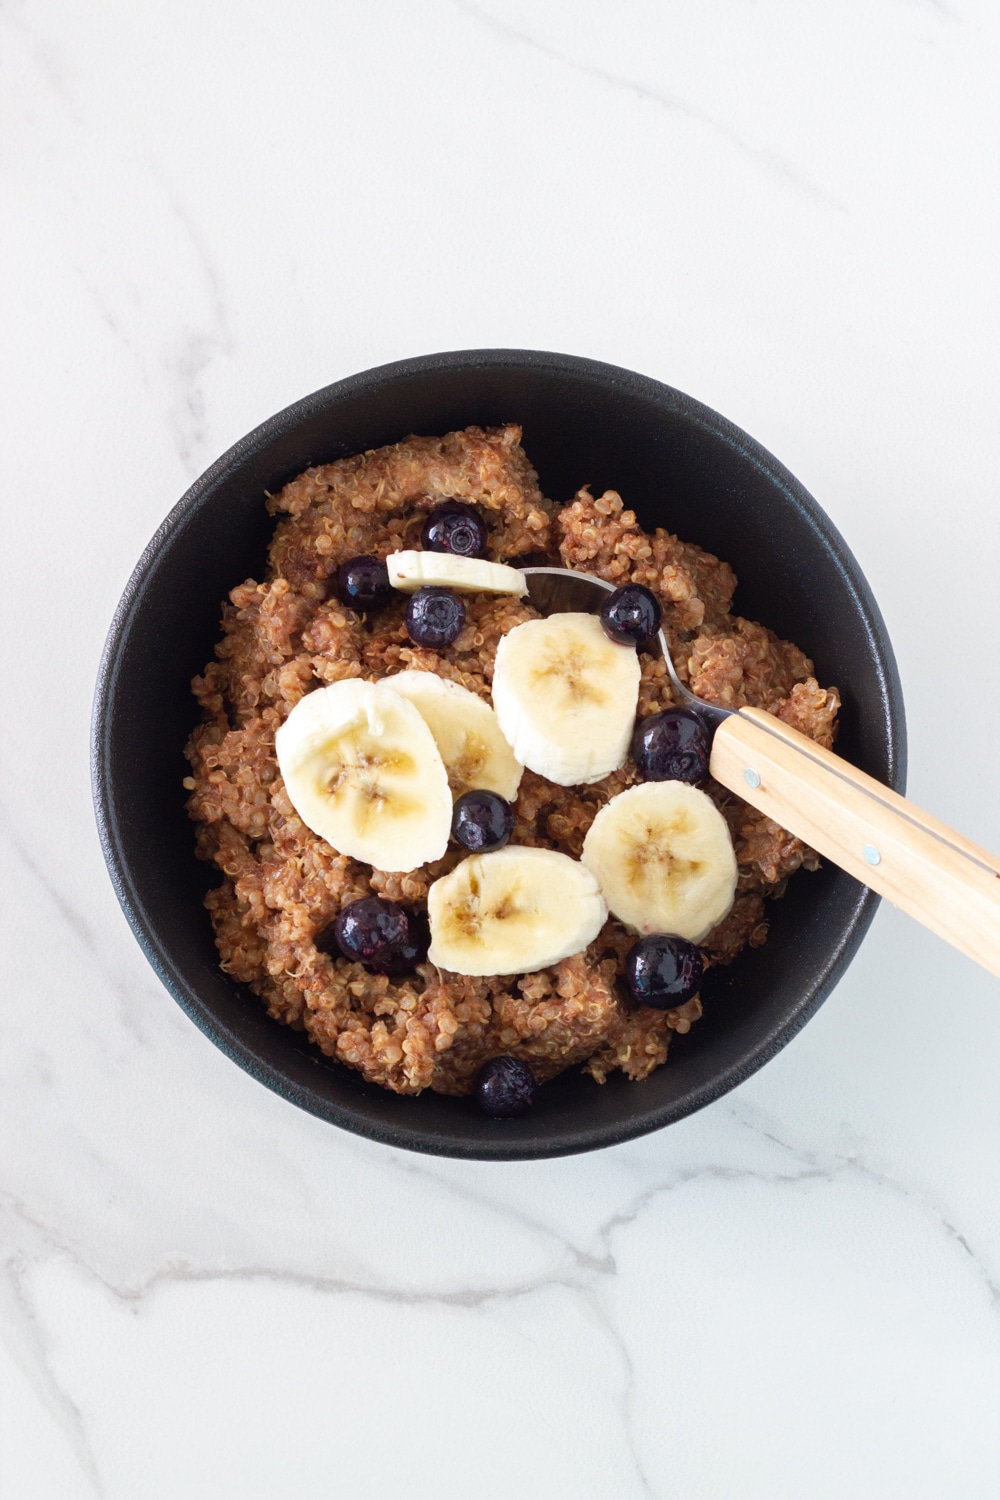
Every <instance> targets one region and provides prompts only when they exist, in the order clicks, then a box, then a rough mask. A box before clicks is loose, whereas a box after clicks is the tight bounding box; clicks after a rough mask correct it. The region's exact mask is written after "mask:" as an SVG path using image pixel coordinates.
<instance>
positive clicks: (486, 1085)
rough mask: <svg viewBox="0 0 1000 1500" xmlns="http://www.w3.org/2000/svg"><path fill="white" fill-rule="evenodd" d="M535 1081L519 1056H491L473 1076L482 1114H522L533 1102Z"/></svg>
mask: <svg viewBox="0 0 1000 1500" xmlns="http://www.w3.org/2000/svg"><path fill="white" fill-rule="evenodd" d="M537 1089H538V1085H537V1084H536V1082H535V1075H534V1073H532V1071H531V1069H530V1068H529V1067H528V1064H527V1063H524V1062H522V1061H521V1059H520V1058H519V1057H509V1056H507V1055H504V1056H502V1057H491V1058H490V1060H489V1062H488V1063H484V1064H483V1066H482V1067H481V1068H480V1070H479V1073H478V1075H477V1077H476V1083H475V1089H474V1093H475V1097H476V1102H477V1103H478V1105H479V1107H480V1109H481V1110H483V1112H484V1113H485V1114H488V1115H496V1116H498V1117H503V1116H509V1115H523V1114H524V1112H525V1110H526V1109H530V1108H531V1106H532V1104H533V1103H534V1102H535V1094H536V1092H537Z"/></svg>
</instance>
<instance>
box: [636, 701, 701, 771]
mask: <svg viewBox="0 0 1000 1500" xmlns="http://www.w3.org/2000/svg"><path fill="white" fill-rule="evenodd" d="M711 748H712V744H711V738H710V735H709V730H708V726H707V724H706V723H705V721H704V719H702V718H701V716H700V715H699V714H696V713H692V712H691V710H690V709H687V708H665V709H664V710H663V712H662V713H659V714H650V716H649V718H648V719H640V720H639V723H638V724H637V725H636V726H635V733H634V734H633V736H632V759H633V760H634V761H635V765H636V770H637V771H638V772H639V775H640V776H641V777H642V779H643V781H686V782H688V783H689V784H690V785H691V786H695V785H696V784H697V783H698V782H699V781H704V780H705V777H706V776H707V775H708V758H709V754H710V752H711Z"/></svg>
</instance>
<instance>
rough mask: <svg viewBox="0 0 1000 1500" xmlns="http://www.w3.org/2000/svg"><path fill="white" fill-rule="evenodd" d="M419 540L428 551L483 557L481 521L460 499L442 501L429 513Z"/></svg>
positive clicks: (483, 527)
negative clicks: (442, 502)
mask: <svg viewBox="0 0 1000 1500" xmlns="http://www.w3.org/2000/svg"><path fill="white" fill-rule="evenodd" d="M420 540H421V542H422V543H423V545H424V547H426V548H427V550H428V551H429V552H452V553H454V555H455V556H456V557H485V556H486V543H487V540H488V537H487V532H486V525H485V522H484V521H483V518H482V516H481V515H480V514H479V512H478V510H476V508H475V506H472V505H466V504H464V502H463V501H461V500H446V501H445V502H444V504H443V505H436V506H435V507H434V509H433V510H432V511H431V512H430V514H429V516H428V517H427V520H426V521H425V522H424V529H423V531H422V532H421V535H420Z"/></svg>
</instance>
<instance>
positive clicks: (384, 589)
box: [337, 557, 393, 611]
mask: <svg viewBox="0 0 1000 1500" xmlns="http://www.w3.org/2000/svg"><path fill="white" fill-rule="evenodd" d="M392 595H393V587H392V584H391V583H390V582H389V570H388V569H387V567H386V565H385V563H384V562H380V561H379V559H378V558H377V557H350V558H348V560H347V562H343V563H341V565H340V567H339V568H338V569H337V598H338V599H340V601H341V602H342V603H343V604H349V605H350V606H351V608H352V609H356V610H359V611H362V610H366V609H378V608H380V607H381V605H383V604H388V602H389V600H390V599H391V598H392Z"/></svg>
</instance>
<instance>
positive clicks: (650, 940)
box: [625, 935, 704, 1010]
mask: <svg viewBox="0 0 1000 1500" xmlns="http://www.w3.org/2000/svg"><path fill="white" fill-rule="evenodd" d="M703 970H704V965H703V964H702V960H701V954H700V953H699V952H698V949H697V948H696V947H695V945H694V943H686V942H685V941H684V939H683V938H678V937H666V936H659V935H657V936H654V937H644V938H640V939H639V941H638V942H637V943H636V944H635V945H634V946H633V947H632V948H630V949H629V951H628V954H627V956H626V958H625V982H626V984H627V985H628V987H629V989H630V990H631V992H632V996H633V998H634V999H635V1000H636V1001H637V1002H638V1003H639V1004H640V1005H653V1006H655V1007H656V1009H657V1010H671V1009H673V1007H674V1006H675V1005H683V1004H684V1002H685V1000H690V999H691V996H692V995H696V994H697V993H698V986H699V985H700V984H701V976H702V972H703Z"/></svg>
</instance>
